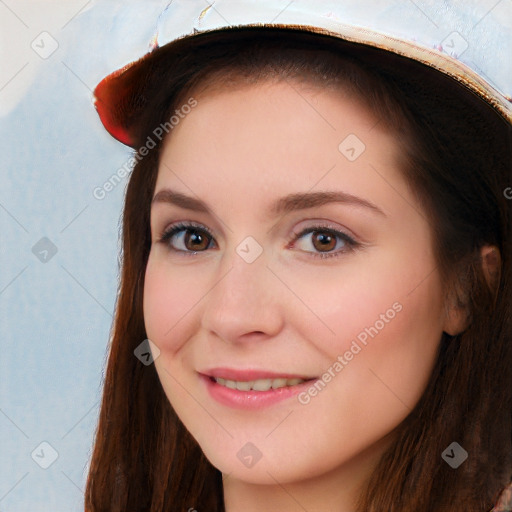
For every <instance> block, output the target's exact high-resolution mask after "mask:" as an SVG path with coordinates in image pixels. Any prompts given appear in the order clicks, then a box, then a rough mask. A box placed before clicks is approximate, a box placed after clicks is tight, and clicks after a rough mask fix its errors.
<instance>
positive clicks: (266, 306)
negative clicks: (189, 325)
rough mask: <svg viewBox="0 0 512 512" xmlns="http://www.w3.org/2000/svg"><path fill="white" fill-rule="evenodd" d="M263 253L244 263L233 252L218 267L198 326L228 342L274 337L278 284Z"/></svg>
mask: <svg viewBox="0 0 512 512" xmlns="http://www.w3.org/2000/svg"><path fill="white" fill-rule="evenodd" d="M267 264H268V259H267V257H266V253H265V251H264V252H263V253H262V254H260V256H259V257H258V258H257V259H256V260H255V261H253V262H252V263H248V262H247V261H245V260H244V259H243V258H242V257H241V256H240V255H239V254H238V253H237V252H236V251H235V250H234V249H233V250H232V251H230V253H229V254H228V253H226V255H225V256H223V258H222V263H221V264H220V265H219V268H218V273H217V274H216V277H215V281H214V284H213V288H212V289H211V290H210V292H209V293H208V294H207V296H206V297H205V299H204V300H205V301H206V306H205V309H204V311H203V317H202V326H203V328H204V329H206V330H207V331H208V332H209V334H210V335H216V336H218V337H219V338H221V339H222V340H224V341H226V342H231V343H237V342H241V341H243V340H246V341H248V340H250V339H255V338H258V339H265V338H267V337H273V336H276V334H277V333H278V332H279V331H280V329H281V328H282V325H283V316H282V315H283V305H284V301H285V300H286V298H285V297H284V296H283V293H284V290H283V289H282V288H283V285H282V283H281V282H280V281H279V280H278V279H277V278H276V277H275V276H274V274H273V273H272V272H271V270H270V269H269V268H268V267H267Z"/></svg>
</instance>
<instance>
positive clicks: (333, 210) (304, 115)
mask: <svg viewBox="0 0 512 512" xmlns="http://www.w3.org/2000/svg"><path fill="white" fill-rule="evenodd" d="M195 97H196V96H195ZM196 99H197V101H198V105H197V106H196V107H195V108H194V109H193V110H192V111H191V112H190V113H189V114H188V115H187V116H186V118H185V119H183V120H182V121H181V122H180V124H179V125H177V126H176V127H175V128H174V129H173V131H172V132H171V135H170V136H169V137H168V138H167V139H166V140H165V142H164V150H163V153H162V156H161V162H160V167H159V172H158V178H157V183H156V187H155V194H156V193H158V192H159V191H161V190H162V189H165V188H171V189H173V190H175V191H178V192H181V193H184V194H187V195H191V196H194V197H196V198H200V199H202V200H203V201H204V202H206V203H207V204H208V205H209V207H210V209H211V211H212V212H213V214H208V213H204V212H196V211H191V210H186V209H183V208H181V207H178V206H176V205H173V204H170V203H164V202H154V203H153V206H152V211H151V233H152V247H151V252H150V255H149V260H148V264H147V269H146V277H145V287H144V319H145V325H146V331H147V335H148V338H149V339H150V340H152V342H153V343H154V344H155V345H156V346H157V347H158V348H159V350H160V356H159V357H158V358H157V359H156V361H155V365H156V370H157V372H158V375H159V378H160V381H161V383H162V386H163V389H164V391H165V393H166V395H167V397H168V399H169V401H170V403H171V404H172V406H173V407H174V409H175V410H176V413H177V414H178V416H179V418H180V419H181V421H182V422H183V423H184V425H185V426H186V427H187V429H188V430H189V431H190V433H191V434H192V435H193V437H194V438H195V439H196V440H197V442H198V443H199V445H200V446H201V448H202V449H203V451H204V453H205V455H206V457H207V458H208V459H209V460H210V461H211V463H212V464H213V465H214V466H215V467H217V468H218V469H219V470H220V471H221V472H222V473H223V477H224V493H225V503H226V511H227V512H241V511H242V510H243V511H244V512H253V511H261V510H268V511H275V510H281V511H286V512H294V511H299V510H300V511H302V512H303V510H304V509H306V510H308V512H320V511H322V512H326V511H334V510H336V511H338V512H349V511H353V510H354V504H355V500H356V498H357V496H358V494H359V492H360V490H361V486H362V485H363V483H364V482H365V479H366V478H367V477H368V476H369V474H370V472H371V471H372V469H373V468H374V467H375V464H376V463H377V461H378V459H379V457H380V456H381V454H382V452H383V451H384V449H385V448H386V447H387V446H388V445H389V443H390V442H391V441H392V439H393V430H394V429H395V427H397V426H398V425H399V424H400V423H401V422H402V421H403V420H404V418H405V417H406V416H407V415H408V414H409V412H410V411H411V410H412V408H413V407H414V405H415V404H416V403H417V402H418V400H419V398H420V397H421V395H422V392H423V391H424V389H425V386H426V384H427V381H428V378H429V376H430V374H431V371H432V368H433V364H434V360H435V356H436V350H437V348H438V345H439V342H440V339H441V336H442V332H443V331H446V332H448V333H450V334H455V333H457V332H459V331H460V330H461V329H462V328H463V315H462V314H461V313H460V312H458V311H457V310H454V309H453V308H451V306H450V305H449V304H447V303H446V299H445V298H444V297H445V296H446V290H445V289H444V288H443V285H442V283H441V280H440V277H439V273H438V270H437V265H436V262H435V259H434V255H433V239H432V233H431V227H430V225H429V222H428V220H427V217H426V214H425V213H424V212H422V210H421V209H420V206H419V205H418V204H417V202H416V200H415V199H414V195H413V193H412V192H411V191H410V190H409V188H408V187H407V185H406V183H405V180H404V178H403V176H402V174H401V171H400V169H399V168H398V166H397V163H396V162H397V155H398V151H399V148H398V145H397V143H396V140H395V139H394V137H393V136H392V135H391V134H390V133H388V132H386V131H385V130H384V129H381V128H380V127H379V125H378V124H376V123H377V120H376V119H374V118H373V117H372V115H371V114H369V113H368V112H367V111H366V110H365V108H364V107H363V106H362V105H361V104H359V103H358V102H356V101H354V100H353V99H350V98H348V97H346V96H344V95H343V94H342V93H339V92H333V91H328V90H322V89H318V88H316V87H311V86H307V87H306V86H304V85H300V84H298V83H294V84H293V87H291V84H290V83H286V82H280V83H274V84H270V83H262V84H258V85H250V86H245V87H240V88H239V89H233V90H230V91H228V92H222V91H220V92H219V91H218V92H216V93H214V94H212V93H205V94H200V95H198V96H197V97H196ZM349 134H356V135H357V137H358V138H359V139H360V140H361V141H363V142H364V144H365V146H366V149H365V151H364V152H363V153H362V154H361V155H360V156H359V157H358V158H357V159H356V160H354V161H349V160H348V159H347V158H346V157H345V155H344V154H343V153H342V152H340V150H339V149H338V147H339V145H340V143H341V142H342V141H343V140H344V139H345V138H346V137H347V135H349ZM320 190H321V191H343V192H345V193H348V194H352V195H354V196H357V197H359V198H362V199H364V200H366V201H370V202H371V203H373V204H374V205H375V206H377V207H378V208H379V209H380V210H381V211H382V214H380V213H377V212H375V211H374V210H372V209H370V208H367V207H363V206H359V205H354V204H348V203H330V204H325V205H321V206H316V207H312V208H309V209H306V210H297V211H292V212H289V213H287V214H284V215H282V214H281V215H278V216H274V215H271V214H270V213H269V206H270V205H271V204H272V203H273V202H274V201H275V200H276V199H278V198H280V197H282V196H285V195H287V194H290V193H292V192H316V191H320ZM178 221H192V222H194V223H197V224H200V225H201V226H205V227H207V228H209V229H210V230H211V231H212V233H213V239H211V238H209V237H208V235H207V234H204V233H203V237H206V243H205V244H204V245H203V246H202V247H207V248H205V249H202V252H200V251H199V252H196V253H195V254H193V249H194V246H193V244H192V243H189V245H188V246H185V245H184V242H183V240H184V235H185V234H187V232H181V233H180V234H178V235H177V236H175V237H174V239H173V241H168V242H167V243H163V242H160V241H159V240H160V237H161V235H162V232H163V231H164V230H165V229H166V228H168V227H169V226H170V225H172V224H175V223H176V222H178ZM327 223H328V224H330V225H331V226H333V227H334V228H335V229H337V230H339V231H342V232H345V233H347V234H349V235H350V236H352V237H353V238H354V239H355V240H356V241H357V242H358V243H359V244H360V245H359V246H358V247H355V248H354V249H353V250H352V251H351V250H346V251H344V252H339V253H338V254H339V257H332V258H324V259H322V258H320V257H314V254H317V255H318V254H321V253H322V251H323V250H324V251H326V252H330V253H333V252H337V251H340V250H342V249H343V247H344V246H343V239H339V238H336V239H335V241H336V245H335V242H333V244H332V245H330V246H329V248H327V249H322V245H321V244H320V243H318V242H317V243H316V244H315V233H313V234H306V235H304V236H303V237H302V238H300V239H297V240H295V241H292V240H293V237H294V235H293V233H294V231H295V232H296V233H298V232H299V230H302V229H303V228H305V227H310V226H316V225H319V224H320V225H321V226H323V227H325V226H326V224H327ZM322 233H325V231H324V230H322V229H318V230H317V231H316V238H317V239H318V238H319V236H320V235H321V234H322ZM248 236H251V237H253V238H254V239H255V240H256V241H257V242H258V244H259V245H260V246H261V248H262V249H263V252H262V254H261V255H260V256H259V257H258V258H257V259H256V260H255V261H254V262H252V263H247V262H246V261H245V260H244V259H243V258H242V257H241V256H240V255H239V254H238V253H237V252H236V248H237V246H238V245H239V244H240V243H241V242H242V241H243V240H244V239H245V238H246V237H248ZM208 242H210V243H211V245H210V246H208ZM171 243H172V246H173V247H174V248H175V249H176V250H175V251H172V250H171V246H170V244H171ZM345 247H347V246H345ZM179 249H181V250H182V251H185V250H187V249H188V251H189V253H191V254H192V255H190V254H188V255H187V254H185V253H184V252H179ZM396 303H398V304H399V305H400V306H401V310H400V311H399V312H397V313H396V315H394V318H393V319H391V320H389V321H388V322H386V323H385V326H384V327H383V328H382V329H380V330H379V332H378V334H377V335H375V336H374V337H373V338H369V340H368V343H367V345H366V346H362V349H361V350H360V352H358V353H357V355H355V356H354V357H353V358H352V360H350V361H348V363H347V364H346V366H344V367H343V369H342V371H340V372H338V373H336V376H335V377H333V378H332V379H331V381H330V382H329V383H328V384H327V385H326V386H325V388H324V389H323V390H322V391H321V392H319V393H318V394H317V395H316V396H314V397H312V398H311V400H310V401H309V403H307V404H306V405H303V404H301V403H299V402H298V400H297V398H296V397H295V398H291V399H287V400H285V401H281V402H279V403H277V404H274V405H272V406H269V407H267V408H265V409H263V410H261V411H247V410H236V409H232V408H230V407H227V406H225V405H221V404H220V403H217V402H216V401H214V400H213V399H212V398H211V397H210V395H209V394H208V393H207V390H206V389H205V386H204V385H203V382H202V381H201V380H200V379H199V376H198V373H197V372H198V371H204V370H205V369H208V368H212V367H219V366H224V367H225V366H228V367H234V368H242V369H266V370H271V371H274V372H288V373H295V374H301V375H307V376H319V377H320V376H322V374H324V372H325V371H326V370H327V369H328V368H329V367H331V368H332V366H333V363H334V362H335V361H337V360H338V359H337V358H338V356H340V355H343V354H345V352H346V351H347V350H349V348H350V346H351V343H352V342H353V340H355V339H356V337H357V336H358V335H359V334H360V333H361V332H362V331H364V329H365V328H369V327H370V326H374V325H375V324H376V321H377V320H379V319H380V318H381V315H382V314H385V313H386V311H387V310H389V309H390V308H392V306H393V304H396ZM247 442H251V443H253V444H254V445H255V446H256V447H257V448H258V450H259V451H260V452H261V453H262V458H261V459H260V460H259V461H258V462H257V463H256V464H255V465H254V466H253V467H251V468H247V467H246V466H245V465H244V464H242V463H241V461H240V460H239V459H238V458H237V453H238V451H239V450H240V449H241V448H242V447H243V446H244V445H245V444H246V443H247ZM200 505H201V504H191V506H195V507H196V508H198V509H199V508H200Z"/></svg>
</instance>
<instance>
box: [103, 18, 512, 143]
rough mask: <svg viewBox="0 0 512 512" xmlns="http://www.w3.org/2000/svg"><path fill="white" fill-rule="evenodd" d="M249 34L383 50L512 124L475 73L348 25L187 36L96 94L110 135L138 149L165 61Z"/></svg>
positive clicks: (497, 96)
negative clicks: (155, 75) (449, 82)
mask: <svg viewBox="0 0 512 512" xmlns="http://www.w3.org/2000/svg"><path fill="white" fill-rule="evenodd" d="M247 29H250V30H268V29H274V30H275V29H279V30H282V31H283V34H286V32H287V31H290V30H294V31H296V30H301V31H305V32H309V33H313V34H319V35H322V36H329V37H333V38H336V39H341V40H344V41H347V42H350V43H357V44H361V45H365V46H369V47H374V48H378V49H380V50H385V51H388V52H391V53H393V54H396V55H400V56H402V57H406V58H409V59H412V60H414V61H416V62H419V63H421V64H424V65H426V66H428V67H430V68H432V69H434V70H436V71H437V72H440V73H442V74H443V75H446V76H449V77H451V78H453V79H454V80H456V81H457V82H458V83H459V84H461V85H462V86H463V87H465V88H466V89H468V90H470V91H472V92H473V93H475V94H477V95H478V96H479V97H480V98H482V99H483V100H484V101H485V102H486V103H488V104H489V105H490V106H491V107H492V108H493V109H494V110H495V111H496V113H497V114H499V115H500V116H501V117H503V118H504V119H505V120H506V121H507V122H508V123H510V124H512V104H511V102H510V100H509V99H508V98H505V97H504V96H503V95H502V94H501V93H500V92H498V91H497V90H496V89H494V88H493V87H492V86H491V85H489V83H487V82H486V81H485V80H484V79H483V78H482V77H481V76H480V75H478V74H477V73H476V72H475V71H473V70H472V69H471V68H469V67H468V66H466V65H464V64H463V63H461V62H460V61H458V60H455V59H453V58H452V57H450V56H449V55H447V54H443V53H440V52H437V51H435V50H433V49H430V48H427V47H424V46H422V45H419V44H414V43H411V42H409V41H404V40H402V39H397V38H393V37H390V36H388V35H386V34H382V33H379V32H375V31H370V30H367V29H363V28H360V27H353V26H349V25H345V26H344V25H337V30H336V31H333V30H330V29H327V28H321V27H318V26H308V25H293V24H286V25H284V24H261V23H259V24H247V25H237V26H230V27H225V28H222V29H213V30H204V31H201V32H198V33H196V34H190V35H185V36H182V37H180V38H178V39H175V40H174V41H171V42H169V43H167V44H165V45H164V46H162V47H157V48H156V49H154V50H153V51H151V52H149V53H147V54H146V55H144V56H143V57H142V58H140V59H138V60H136V61H134V62H132V63H130V64H128V65H126V66H124V67H122V68H120V69H118V70H117V71H114V72H113V73H111V74H109V75H108V76H106V77H105V78H104V79H103V80H102V81H101V82H100V83H99V84H98V85H97V86H96V88H95V90H94V105H95V108H96V110H97V112H98V115H99V117H100V119H101V122H102V123H103V126H104V127H105V129H106V130H107V131H108V132H109V133H110V134H111V135H112V136H113V137H114V138H115V139H117V140H118V141H120V142H122V143H123V144H125V145H127V146H130V147H133V148H135V149H136V145H137V136H136V133H137V129H136V127H137V122H138V119H139V116H140V114H141V112H142V111H143V110H144V108H145V106H146V105H147V103H148V98H147V96H146V95H145V91H146V90H147V89H148V86H149V84H150V83H151V80H152V71H153V70H154V69H156V68H157V67H158V65H159V64H160V63H161V62H162V61H165V63H166V65H167V66H168V67H169V68H172V67H173V66H174V65H176V64H177V63H178V62H179V60H180V59H182V58H183V55H186V54H188V53H189V52H192V51H194V50H195V49H196V47H197V46H198V45H203V44H215V42H216V41H219V40H224V41H225V40H226V39H229V38H230V37H231V36H232V35H233V34H234V33H236V32H239V31H240V30H247Z"/></svg>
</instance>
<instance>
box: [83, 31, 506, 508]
mask: <svg viewBox="0 0 512 512" xmlns="http://www.w3.org/2000/svg"><path fill="white" fill-rule="evenodd" d="M286 34H287V35H286V37H283V32H282V31H279V30H278V29H271V28H266V29H264V28H255V29H248V28H246V29H240V30H237V31H233V32H232V33H231V35H230V37H229V38H226V37H225V35H223V34H221V33H220V34H219V35H216V36H214V35H212V34H209V35H208V37H203V36H202V35H201V36H196V38H195V41H194V43H193V47H192V48H191V49H187V52H182V54H180V55H181V60H180V62H179V64H178V65H176V66H173V67H172V69H169V66H168V65H167V64H166V61H167V60H168V53H167V52H168V51H169V50H168V49H166V48H165V47H164V48H161V49H159V50H156V51H155V55H154V66H153V72H154V73H155V76H156V77H157V78H156V79H152V80H148V82H147V87H146V91H145V93H144V98H143V99H141V101H144V102H145V103H144V105H145V106H144V109H143V115H142V116H141V117H140V119H139V122H138V126H139V133H138V139H139V142H140V145H141V147H143V146H144V143H145V142H146V141H147V138H148V136H151V135H152V134H153V133H154V129H155V128H156V127H157V126H159V125H161V124H162V123H165V122H166V120H168V119H169V117H170V114H171V113H172V112H173V111H174V110H175V109H176V108H178V107H179V105H180V104H181V103H182V102H184V101H186V98H187V97H189V95H190V93H191V91H198V90H202V91H207V92H208V91H211V90H213V89H214V88H215V87H220V88H222V87H226V86H228V85H230V84H235V85H243V84H247V83H257V82H258V81H261V80H272V79H275V80H301V81H306V82H309V83H312V84H316V85H320V86H322V87H331V88H332V89H333V90H341V91H343V92H344V93H349V94H351V95H352V97H353V98H354V99H355V100H357V101H361V102H362V103H363V104H364V105H365V106H366V108H368V109H369V110H370V111H371V112H373V113H374V115H375V116H376V118H377V119H379V120H380V122H381V123H383V125H385V126H386V127H387V128H388V129H389V130H391V132H392V133H395V134H396V135H397V142H398V143H399V144H400V145H401V148H402V160H403V162H402V168H403V173H404V176H405V177H406V178H407V180H408V182H409V184H410V186H411V189H412V190H413V192H414V193H415V194H416V196H417V198H418V201H419V204H420V205H421V208H422V209H423V210H424V211H426V212H427V214H428V216H429V220H430V223H431V226H432V229H433V232H434V234H435V243H436V246H435V250H436V256H437V260H438V265H439V266H438V270H439V272H440V273H441V276H442V277H443V279H444V282H445V283H446V284H447V287H448V288H449V290H450V293H452V294H453V295H454V297H455V299H456V301H457V302H458V304H459V306H460V307H463V308H465V310H466V311H467V313H468V318H469V326H468V328H467V329H466V330H465V331H464V332H463V333H461V334H460V335H457V336H449V335H447V334H443V337H442V339H441V340H440V344H439V350H438V357H437V361H436V364H435V368H434V371H433V373H432V375H431V378H430V381H429V382H428V385H427V387H426V389H425V392H424V394H423V396H422V397H421V399H420V401H419V403H418V404H417V405H416V407H415V408H414V409H413V410H412V411H411V412H410V414H409V415H408V417H407V418H406V419H405V420H404V421H403V422H402V423H401V424H400V425H399V426H398V427H397V429H396V437H395V438H396V441H395V442H394V444H393V445H392V446H391V447H390V448H389V450H388V451H387V452H386V453H385V454H384V455H383V457H382V458H381V460H380V461H379V463H378V465H377V467H376V468H375V470H374V471H373V473H372V475H371V477H370V478H369V481H368V483H367V486H366V487H365V490H364V492H363V494H362V495H361V498H360V502H359V504H358V511H359V512H363V511H364V512H382V511H386V512H398V511H400V512H404V511H415V512H432V511H433V510H435V511H449V510H450V511H455V510H457V511H459V510H464V511H467V512H487V511H488V510H489V509H490V508H491V507H492V506H493V504H494V502H495V500H496V499H497V496H498V493H499V491H500V490H501V489H502V488H503V487H504V486H505V485H506V484H507V483H508V482H509V480H510V479H511V475H512V448H511V412H512V334H511V333H512V325H511V324H512V312H511V309H512V262H511V257H512V236H511V235H512V233H511V215H510V214H511V201H507V199H506V198H505V196H504V190H505V189H506V188H507V187H509V186H511V185H512V173H511V162H512V129H511V126H510V124H508V123H507V122H506V121H505V120H503V119H502V118H501V117H500V116H499V115H498V114H497V113H496V112H494V111H493V110H492V108H491V107H490V106H489V105H487V104H486V103H485V102H484V101H483V100H481V99H479V98H477V97H476V96H474V95H473V94H472V93H470V92H469V91H466V90H464V88H463V86H461V85H460V84H458V83H456V82H455V81H454V80H453V79H450V78H448V77H446V76H444V75H441V74H439V73H437V72H434V71H432V70H430V69H427V68H426V66H424V65H422V64H419V63H416V62H413V61H411V60H410V59H407V58H403V57H400V56H397V55H391V54H389V52H385V51H382V50H379V49H375V48H370V47H365V46H362V45H356V44H352V43H349V42H343V41H335V40H334V39H332V38H330V37H328V36H323V35H319V34H307V33H304V32H302V31H296V30H290V29H288V30H287V32H286ZM172 51H174V52H178V53H179V52H180V47H179V46H178V47H176V48H175V49H174V50H172ZM171 136H172V132H171ZM153 139H155V137H154V136H153ZM156 142H157V144H156V147H155V148H154V149H152V150H151V151H150V152H149V154H147V155H146V156H143V155H142V154H141V153H140V150H139V151H138V152H137V154H136V156H139V157H140V158H137V160H138V161H137V164H136V165H135V167H134V170H133V172H132V174H131V177H130V181H129V184H128V187H127V192H126V200H125V207H124V213H123V224H122V240H123V244H122V255H121V256H122V257H121V276H120V289H119V295H118V300H117V304H116V313H115V319H114V322H113V326H112V333H111V340H110V353H109V358H108V365H107V369H106V375H105V383H104V392H103V401H102V405H101V412H100V417H99V422H98V427H97V431H96V434H95V442H94V450H93V453H92V459H91V464H90V469H89V475H88V480H87V487H86V492H85V508H86V510H87V511H88V512H107V511H108V512H125V511H126V510H130V511H131V512H142V511H150V512H164V511H165V512H170V511H173V512H174V511H188V510H190V509H194V508H195V509H197V510H206V511H208V512H222V511H223V510H224V505H223V489H222V475H221V473H220V472H219V471H218V470H217V469H216V468H214V467H213V466H212V465H211V464H210V462H209V461H208V460H207V459H206V458H205V456H204V454H203V452H202V451H201V448H200V447H199V446H198V445H197V443H196V442H195V440H194V439H193V438H192V436H191V435H190V434H189V433H188V431H187V430H186V428H185V427H184V425H183V424H182V423H181V422H180V420H179V419H178V417H177V415H176V414H175V412H174V411H173V408H172V406H171V405H170V403H169V400H168V399H167V397H166V395H165V393H164V391H163V389H162V386H161V384H160V382H159V379H158V376H157V373H156V370H155V368H154V365H149V366H145V365H144V364H142V363H141V362H140V361H139V360H138V359H137V358H136V357H135V356H134V349H135V348H136V347H137V346H138V345H139V344H140V343H141V342H142V341H143V340H145V339H146V338H147V336H146V332H145V328H144V318H143V310H142V296H143V288H144V274H145V267H146V262H147V259H148V254H149V251H150V246H151V235H150V222H149V221H150V203H151V199H152V195H153V193H154V187H155V182H156V176H157V172H158V164H159V156H160V149H161V147H162V143H161V141H156ZM484 244H494V245H496V246H497V247H498V248H499V250H500V253H501V257H502V262H501V263H502V264H501V270H500V273H499V274H498V275H497V276H496V280H495V283H494V286H492V285H491V286H489V285H488V283H487V281H486V279H485V277H484V274H483V272H482V262H481V258H480V253H479V250H480V248H481V247H482V245H484ZM341 441H342V440H340V442H341ZM454 441H456V442H458V443H459V444H460V445H461V446H462V447H464V449H465V450H466V451H467V452H468V454H469V457H468V459H467V461H466V462H465V463H464V464H462V466H460V467H459V468H458V469H456V470H455V469H452V468H451V467H450V466H449V465H448V464H446V463H445V462H444V461H443V460H442V458H441V454H442V452H443V451H444V450H445V449H446V448H447V447H448V446H449V445H450V444H451V443H452V442H454ZM340 485H341V483H340Z"/></svg>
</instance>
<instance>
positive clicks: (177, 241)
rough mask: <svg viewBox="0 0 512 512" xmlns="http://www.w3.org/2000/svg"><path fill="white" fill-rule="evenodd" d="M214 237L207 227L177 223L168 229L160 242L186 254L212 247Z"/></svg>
mask: <svg viewBox="0 0 512 512" xmlns="http://www.w3.org/2000/svg"><path fill="white" fill-rule="evenodd" d="M212 240H213V237H212V235H211V233H210V232H209V230H208V229H207V228H200V227H197V226H195V225H193V224H183V223H181V224H176V225H174V226H171V227H170V228H169V229H167V230H166V231H165V232H164V234H163V235H162V237H161V238H160V240H159V242H161V243H164V244H165V245H167V246H168V247H169V249H170V250H172V251H175V252H183V253H185V254H188V253H194V252H203V251H205V250H206V249H208V248H209V247H210V244H211V242H212Z"/></svg>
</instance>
